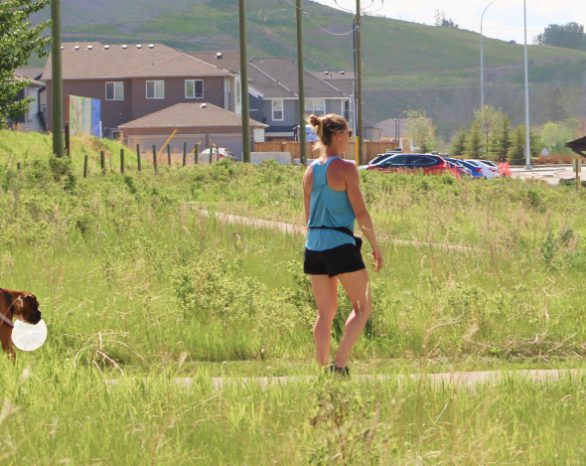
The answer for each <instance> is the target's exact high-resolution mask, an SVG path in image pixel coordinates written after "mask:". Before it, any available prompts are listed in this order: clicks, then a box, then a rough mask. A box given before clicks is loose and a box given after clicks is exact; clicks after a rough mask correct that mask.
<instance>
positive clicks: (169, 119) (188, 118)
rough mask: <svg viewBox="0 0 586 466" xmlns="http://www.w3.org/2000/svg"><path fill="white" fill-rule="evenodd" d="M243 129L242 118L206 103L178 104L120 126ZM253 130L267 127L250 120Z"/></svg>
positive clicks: (126, 127)
mask: <svg viewBox="0 0 586 466" xmlns="http://www.w3.org/2000/svg"><path fill="white" fill-rule="evenodd" d="M214 126H222V127H234V128H241V127H242V117H241V116H240V115H238V114H236V113H234V112H230V111H228V110H224V109H223V108H220V107H218V106H216V105H213V104H210V103H206V104H199V103H197V104H196V103H189V104H176V105H173V106H171V107H168V108H165V109H163V110H159V111H158V112H154V113H151V114H150V115H146V116H144V117H142V118H138V119H137V120H133V121H129V122H128V123H124V124H123V125H120V128H121V129H128V128H191V127H214ZM250 126H251V127H252V128H266V127H267V125H265V124H263V123H259V122H258V121H255V120H253V119H251V120H250Z"/></svg>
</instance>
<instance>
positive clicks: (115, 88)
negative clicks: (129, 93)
mask: <svg viewBox="0 0 586 466" xmlns="http://www.w3.org/2000/svg"><path fill="white" fill-rule="evenodd" d="M106 100H124V83H123V82H122V81H115V82H109V83H106Z"/></svg>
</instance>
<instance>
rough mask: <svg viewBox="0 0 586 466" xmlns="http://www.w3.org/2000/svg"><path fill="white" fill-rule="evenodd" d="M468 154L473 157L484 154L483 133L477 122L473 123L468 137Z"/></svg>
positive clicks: (479, 156) (480, 156)
mask: <svg viewBox="0 0 586 466" xmlns="http://www.w3.org/2000/svg"><path fill="white" fill-rule="evenodd" d="M466 155H467V156H468V157H469V158H471V159H480V158H482V157H483V155H484V152H483V151H482V135H481V134H480V127H479V126H478V125H477V124H473V125H472V128H471V129H470V133H469V134H468V138H467V139H466Z"/></svg>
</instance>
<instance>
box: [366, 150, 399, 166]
mask: <svg viewBox="0 0 586 466" xmlns="http://www.w3.org/2000/svg"><path fill="white" fill-rule="evenodd" d="M395 155H397V153H396V152H385V153H384V154H378V155H377V156H376V157H375V158H374V159H372V160H371V161H370V162H368V165H360V166H359V167H358V170H367V169H368V168H369V167H374V166H377V165H380V164H381V163H383V162H384V161H385V160H388V159H389V158H390V157H393V156H395Z"/></svg>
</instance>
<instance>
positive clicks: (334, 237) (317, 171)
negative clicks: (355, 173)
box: [305, 156, 356, 252]
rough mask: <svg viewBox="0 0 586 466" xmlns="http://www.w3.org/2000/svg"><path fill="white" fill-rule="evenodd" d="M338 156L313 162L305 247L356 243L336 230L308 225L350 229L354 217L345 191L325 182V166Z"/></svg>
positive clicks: (324, 248) (311, 248) (310, 248)
mask: <svg viewBox="0 0 586 466" xmlns="http://www.w3.org/2000/svg"><path fill="white" fill-rule="evenodd" d="M336 159H339V157H338V156H336V157H330V158H329V159H328V161H327V162H325V163H322V164H320V163H319V162H318V161H317V160H316V161H315V162H313V164H312V167H313V187H312V190H311V204H310V209H309V223H308V225H307V226H308V231H307V241H306V243H305V247H306V248H307V249H309V250H310V251H317V252H320V251H327V250H328V249H333V248H337V247H338V246H342V245H344V244H353V245H356V241H355V240H354V238H352V237H351V236H350V235H348V234H346V233H342V232H341V231H336V230H312V229H311V228H312V227H336V228H339V227H343V228H348V229H349V230H352V231H354V221H355V220H356V217H355V215H354V210H353V209H352V206H351V205H350V201H349V200H348V193H347V192H346V191H334V190H333V189H331V188H330V187H329V186H328V179H327V173H328V167H329V166H330V164H331V163H332V162H333V161H334V160H336Z"/></svg>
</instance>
